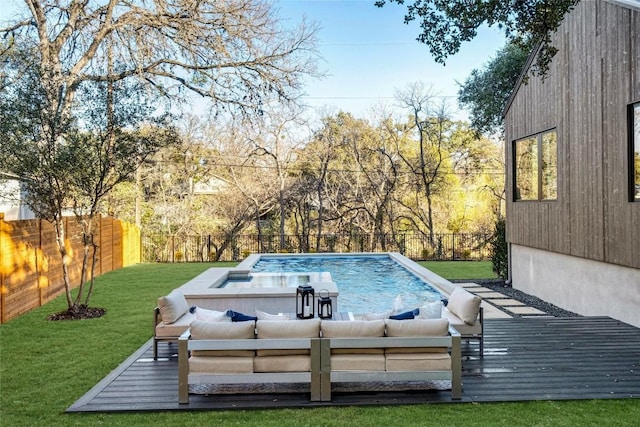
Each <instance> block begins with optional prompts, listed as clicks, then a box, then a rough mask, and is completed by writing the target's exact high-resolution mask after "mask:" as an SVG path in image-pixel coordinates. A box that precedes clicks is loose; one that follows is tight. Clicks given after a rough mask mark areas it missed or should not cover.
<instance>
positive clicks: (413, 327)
mask: <svg viewBox="0 0 640 427" xmlns="http://www.w3.org/2000/svg"><path fill="white" fill-rule="evenodd" d="M385 322H386V324H387V328H386V329H387V336H388V337H441V336H447V335H449V321H448V320H447V319H410V320H394V319H387V320H385ZM447 351H448V349H447V347H389V348H385V354H403V353H447Z"/></svg>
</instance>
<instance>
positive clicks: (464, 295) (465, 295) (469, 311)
mask: <svg viewBox="0 0 640 427" xmlns="http://www.w3.org/2000/svg"><path fill="white" fill-rule="evenodd" d="M481 302H482V299H481V298H480V297H479V296H477V295H474V294H472V293H471V292H468V291H466V290H464V289H463V288H461V287H456V288H455V289H454V290H453V292H451V295H449V304H447V309H449V311H451V312H452V313H453V314H455V315H456V316H458V317H459V318H460V319H462V321H463V322H464V323H466V324H467V325H474V324H475V323H476V320H477V318H478V313H479V312H480V303H481Z"/></svg>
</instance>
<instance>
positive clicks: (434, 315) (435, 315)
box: [416, 301, 442, 319]
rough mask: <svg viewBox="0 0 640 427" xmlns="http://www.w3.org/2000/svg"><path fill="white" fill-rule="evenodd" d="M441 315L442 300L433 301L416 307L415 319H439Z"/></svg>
mask: <svg viewBox="0 0 640 427" xmlns="http://www.w3.org/2000/svg"><path fill="white" fill-rule="evenodd" d="M441 317H442V302H440V301H433V302H428V303H426V304H423V305H422V306H420V307H419V308H418V315H417V316H416V318H417V319H439V318H441Z"/></svg>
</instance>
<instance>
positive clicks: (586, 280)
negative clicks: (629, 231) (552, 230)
mask: <svg viewBox="0 0 640 427" xmlns="http://www.w3.org/2000/svg"><path fill="white" fill-rule="evenodd" d="M639 256H640V254H639ZM511 276H512V282H513V287H514V288H516V289H519V290H521V291H523V292H526V293H528V294H530V295H535V296H537V297H538V298H541V299H543V300H545V301H547V302H550V303H551V304H554V305H556V306H558V307H561V308H564V309H565V310H570V311H573V312H574V313H578V314H582V315H584V316H610V317H612V318H614V319H618V320H621V321H623V322H625V323H629V324H631V325H634V326H637V327H640V270H639V269H634V268H629V267H622V266H619V265H614V264H607V263H603V262H598V261H592V260H588V259H584V258H578V257H573V256H569V255H562V254H557V253H553V252H547V251H542V250H539V249H533V248H529V247H526V246H518V245H512V246H511Z"/></svg>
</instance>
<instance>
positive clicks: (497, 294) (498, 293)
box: [474, 291, 508, 299]
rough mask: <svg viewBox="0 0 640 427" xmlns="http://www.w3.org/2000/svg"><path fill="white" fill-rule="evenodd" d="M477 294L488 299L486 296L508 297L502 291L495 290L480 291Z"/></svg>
mask: <svg viewBox="0 0 640 427" xmlns="http://www.w3.org/2000/svg"><path fill="white" fill-rule="evenodd" d="M474 293H475V292H474ZM476 295H478V296H479V297H480V298H483V299H486V298H508V297H507V296H506V295H503V294H501V293H500V292H493V291H491V292H478V293H477V294H476Z"/></svg>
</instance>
